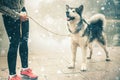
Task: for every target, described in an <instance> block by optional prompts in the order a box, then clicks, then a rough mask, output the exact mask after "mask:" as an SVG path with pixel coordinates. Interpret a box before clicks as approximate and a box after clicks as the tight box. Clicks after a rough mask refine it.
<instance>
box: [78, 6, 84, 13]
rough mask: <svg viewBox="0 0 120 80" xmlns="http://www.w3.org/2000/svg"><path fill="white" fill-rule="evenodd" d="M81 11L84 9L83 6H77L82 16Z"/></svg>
mask: <svg viewBox="0 0 120 80" xmlns="http://www.w3.org/2000/svg"><path fill="white" fill-rule="evenodd" d="M83 9H84V7H83V5H80V6H79V11H80V13H81V14H82V12H83Z"/></svg>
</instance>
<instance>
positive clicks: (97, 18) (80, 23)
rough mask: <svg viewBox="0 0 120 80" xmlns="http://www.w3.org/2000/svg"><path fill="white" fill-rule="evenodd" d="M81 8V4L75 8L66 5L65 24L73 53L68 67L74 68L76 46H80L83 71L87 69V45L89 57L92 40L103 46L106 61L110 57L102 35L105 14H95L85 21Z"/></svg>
mask: <svg viewBox="0 0 120 80" xmlns="http://www.w3.org/2000/svg"><path fill="white" fill-rule="evenodd" d="M83 8H84V7H83V5H80V6H79V7H77V8H73V7H70V6H69V5H66V16H67V25H68V30H69V31H70V33H71V48H72V54H73V59H72V61H73V63H72V66H71V67H69V68H70V69H74V68H75V60H76V51H77V47H78V46H80V48H81V50H82V64H81V70H82V71H85V70H87V58H86V54H87V53H86V52H87V47H88V48H89V49H90V56H89V57H88V59H91V56H92V52H93V51H92V43H93V42H97V43H98V44H99V45H100V46H101V47H102V48H103V50H104V51H105V53H106V61H110V59H109V54H108V51H107V49H106V40H105V37H104V35H103V28H104V26H105V16H104V15H103V14H95V15H94V16H92V17H91V18H90V20H89V21H88V22H87V21H86V20H85V19H83V17H82V12H83Z"/></svg>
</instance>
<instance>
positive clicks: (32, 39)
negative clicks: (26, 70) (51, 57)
mask: <svg viewBox="0 0 120 80" xmlns="http://www.w3.org/2000/svg"><path fill="white" fill-rule="evenodd" d="M66 4H68V5H70V6H72V7H78V6H80V5H81V4H83V5H84V11H83V16H84V18H85V19H86V20H87V19H89V18H90V17H91V16H92V15H94V14H96V13H103V14H104V15H105V16H106V19H107V26H106V27H105V30H104V31H105V33H106V35H107V43H108V46H120V0H90V1H89V0H26V5H25V6H26V8H27V11H28V15H29V16H31V17H32V18H34V19H35V20H36V21H38V22H39V23H40V24H41V25H43V26H44V27H46V28H47V29H49V30H51V31H53V32H56V33H58V34H63V35H64V34H69V31H68V30H67V25H66V23H67V22H66V15H65V12H66V7H65V5H66ZM1 15H2V14H0V54H1V55H4V54H6V53H7V49H8V44H9V42H8V37H7V35H6V32H5V29H4V25H3V21H2V16H1ZM69 48H70V38H69V37H64V36H58V35H54V34H52V33H50V32H48V31H46V30H44V29H42V28H41V27H40V26H39V25H37V24H36V23H35V22H34V21H33V20H31V19H30V35H29V51H30V52H31V53H33V52H43V53H44V52H58V51H59V52H64V53H65V52H66V51H65V50H69Z"/></svg>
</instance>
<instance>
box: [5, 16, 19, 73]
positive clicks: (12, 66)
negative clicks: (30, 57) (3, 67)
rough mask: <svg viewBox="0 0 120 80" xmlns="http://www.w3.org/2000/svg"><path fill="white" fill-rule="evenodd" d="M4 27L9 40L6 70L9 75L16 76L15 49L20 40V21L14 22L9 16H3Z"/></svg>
mask: <svg viewBox="0 0 120 80" xmlns="http://www.w3.org/2000/svg"><path fill="white" fill-rule="evenodd" d="M3 20H4V26H5V29H6V32H7V34H8V38H9V42H10V44H9V50H8V56H7V61H8V69H9V74H10V75H14V74H16V60H17V49H18V45H19V40H20V21H19V20H17V21H15V20H14V19H13V18H11V17H9V16H5V15H4V16H3Z"/></svg>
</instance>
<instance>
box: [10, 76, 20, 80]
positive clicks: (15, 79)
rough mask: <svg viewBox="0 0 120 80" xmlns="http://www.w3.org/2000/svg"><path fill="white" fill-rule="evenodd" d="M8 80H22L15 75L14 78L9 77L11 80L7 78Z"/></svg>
mask: <svg viewBox="0 0 120 80" xmlns="http://www.w3.org/2000/svg"><path fill="white" fill-rule="evenodd" d="M8 80H22V79H21V77H20V76H18V75H15V76H13V77H11V78H10V77H9V78H8Z"/></svg>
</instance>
